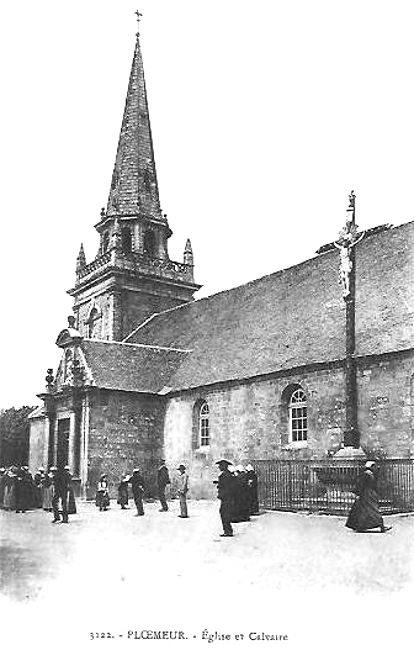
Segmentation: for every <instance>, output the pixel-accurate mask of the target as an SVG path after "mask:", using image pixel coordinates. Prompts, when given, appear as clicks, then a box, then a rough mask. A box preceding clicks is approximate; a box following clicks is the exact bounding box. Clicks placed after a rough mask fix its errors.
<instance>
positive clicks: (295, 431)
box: [289, 388, 308, 445]
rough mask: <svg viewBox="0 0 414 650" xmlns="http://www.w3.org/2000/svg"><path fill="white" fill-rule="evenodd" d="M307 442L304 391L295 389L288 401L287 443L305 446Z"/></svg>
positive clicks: (306, 409)
mask: <svg viewBox="0 0 414 650" xmlns="http://www.w3.org/2000/svg"><path fill="white" fill-rule="evenodd" d="M307 440H308V406H307V400H306V394H305V391H304V390H302V388H297V389H296V390H295V391H293V393H292V395H291V398H290V401H289V442H291V443H298V444H301V445H306V442H307Z"/></svg>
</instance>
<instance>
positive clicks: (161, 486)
mask: <svg viewBox="0 0 414 650" xmlns="http://www.w3.org/2000/svg"><path fill="white" fill-rule="evenodd" d="M157 483H158V497H159V500H160V503H161V509H160V512H167V510H168V503H167V499H166V498H165V490H166V488H167V485H169V484H170V483H171V481H170V475H169V473H168V469H167V467H166V465H165V460H162V461H161V466H160V467H159V468H158V473H157Z"/></svg>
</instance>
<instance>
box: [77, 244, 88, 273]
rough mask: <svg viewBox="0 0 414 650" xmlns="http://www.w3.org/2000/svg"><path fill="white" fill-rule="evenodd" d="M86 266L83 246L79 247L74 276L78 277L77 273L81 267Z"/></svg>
mask: <svg viewBox="0 0 414 650" xmlns="http://www.w3.org/2000/svg"><path fill="white" fill-rule="evenodd" d="M84 266H86V257H85V251H84V249H83V244H81V245H80V249H79V253H78V257H77V258H76V274H77V275H79V272H80V270H81V269H83V267H84Z"/></svg>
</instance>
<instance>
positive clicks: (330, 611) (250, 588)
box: [0, 501, 414, 648]
mask: <svg viewBox="0 0 414 650" xmlns="http://www.w3.org/2000/svg"><path fill="white" fill-rule="evenodd" d="M158 509H159V505H158V504H157V503H149V504H146V506H145V510H146V514H145V516H144V517H135V516H134V514H135V510H134V508H132V507H130V509H128V510H124V511H122V510H120V509H119V507H118V506H116V505H115V504H114V503H112V507H111V508H110V510H108V511H107V512H102V513H101V512H99V511H98V510H97V509H96V508H95V506H94V505H93V504H91V503H84V502H83V503H82V502H79V503H78V514H77V515H74V516H72V517H71V518H70V523H69V525H64V524H59V525H52V524H51V520H52V516H51V515H50V514H48V513H44V512H42V511H32V512H28V513H25V514H16V513H9V512H4V511H1V512H0V613H1V623H0V638H3V639H8V636H7V635H10V638H11V639H12V640H13V641H15V640H16V638H18V639H21V640H22V639H23V638H25V635H27V638H28V641H29V642H30V643H31V646H32V647H33V643H34V642H35V647H38V645H42V644H43V643H44V642H45V643H46V642H47V640H48V639H50V638H51V637H50V635H52V638H55V637H56V635H58V637H59V639H60V647H66V646H65V645H64V644H65V643H67V644H68V647H73V644H75V645H76V646H77V647H83V645H84V644H85V645H88V644H90V643H91V642H93V643H95V646H96V645H99V644H100V645H101V644H102V643H104V644H106V645H110V646H111V648H114V647H115V646H118V645H119V646H120V647H122V646H124V645H125V644H127V645H128V643H129V644H131V642H132V641H134V640H135V641H141V643H144V644H145V643H149V641H152V645H150V647H153V646H154V644H155V645H156V644H157V643H164V644H165V643H166V642H168V643H169V644H170V645H171V644H173V645H175V646H177V647H178V644H179V643H180V645H181V647H182V644H183V643H184V645H187V647H202V646H206V645H208V646H214V647H216V646H217V645H220V646H223V645H224V646H225V648H229V647H230V646H233V645H234V646H237V647H240V646H243V645H251V644H252V643H253V642H254V641H261V642H262V645H263V644H265V647H269V644H271V645H274V644H275V643H277V644H278V646H279V645H285V646H287V645H288V646H289V648H296V647H298V648H301V647H314V644H315V647H322V648H324V647H331V645H332V640H333V639H332V635H334V641H335V642H334V645H335V647H342V646H341V643H342V642H343V643H344V647H349V644H354V642H355V638H356V639H358V641H359V642H362V641H363V640H364V639H365V638H366V639H367V641H372V640H373V638H375V640H376V641H377V636H378V639H380V640H381V641H384V643H389V642H390V641H393V642H394V641H395V640H396V639H397V638H398V639H400V640H405V638H406V634H408V629H409V628H410V626H411V613H410V610H411V602H412V596H413V595H414V593H413V592H414V590H413V585H414V572H413V551H414V517H412V516H393V517H388V518H386V521H387V522H388V523H391V524H392V526H393V528H392V530H391V531H390V532H388V533H386V534H380V533H369V534H356V533H353V532H352V531H349V530H347V529H346V528H345V527H344V519H343V518H340V517H328V516H318V515H306V514H293V513H280V512H265V513H262V514H261V515H260V516H258V517H254V518H252V521H251V522H249V523H242V524H235V525H234V528H235V536H234V537H233V538H228V539H223V538H220V536H219V534H220V532H221V527H220V520H219V516H218V502H217V501H214V502H210V501H198V502H190V504H189V514H190V518H189V519H186V520H183V519H180V518H178V516H177V515H178V503H177V502H172V503H171V504H170V510H169V511H168V512H167V513H160V512H158ZM394 619H395V624H394ZM405 626H407V631H406V630H405ZM143 630H144V634H143V635H142V631H143ZM145 631H147V632H145ZM128 632H130V633H131V634H130V635H129V636H128ZM98 633H99V635H100V634H101V633H105V634H106V635H107V636H106V637H105V639H103V638H100V636H98ZM154 633H155V638H154V636H151V635H154ZM164 633H165V634H166V635H167V636H168V635H169V636H168V638H167V636H165V637H164V638H162V637H161V638H160V636H159V635H160V634H164ZM178 633H180V634H181V635H182V636H181V638H180V634H178ZM174 634H175V636H176V637H177V638H175V637H174ZM203 634H204V638H203ZM134 635H135V636H134ZM148 635H149V638H148ZM157 635H158V636H157ZM272 635H273V637H276V638H271V637H272ZM373 635H375V637H373ZM227 636H228V637H229V638H226V637H227ZM284 636H287V637H288V638H287V639H283V638H279V637H284ZM352 639H354V640H352ZM305 644H306V645H305ZM325 644H326V645H325ZM46 645H47V646H48V643H46ZM262 645H261V644H260V643H259V648H260V647H262ZM256 646H257V644H254V647H256ZM358 646H359V643H358ZM377 647H378V643H377ZM380 647H382V646H380Z"/></svg>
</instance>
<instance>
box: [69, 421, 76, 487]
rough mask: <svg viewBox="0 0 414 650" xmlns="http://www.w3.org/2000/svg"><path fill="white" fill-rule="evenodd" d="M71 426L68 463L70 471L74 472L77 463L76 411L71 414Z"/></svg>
mask: <svg viewBox="0 0 414 650" xmlns="http://www.w3.org/2000/svg"><path fill="white" fill-rule="evenodd" d="M69 421H70V428H69V450H68V465H69V467H70V471H71V472H72V474H73V472H74V463H75V413H74V412H73V413H71V414H70V415H69Z"/></svg>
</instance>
